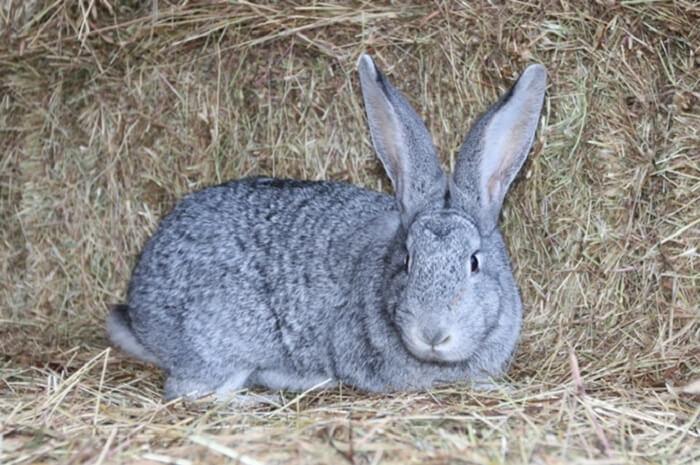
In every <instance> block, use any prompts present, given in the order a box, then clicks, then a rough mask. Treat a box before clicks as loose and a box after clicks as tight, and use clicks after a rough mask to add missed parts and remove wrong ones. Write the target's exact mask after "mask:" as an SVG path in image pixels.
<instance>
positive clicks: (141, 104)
mask: <svg viewBox="0 0 700 465" xmlns="http://www.w3.org/2000/svg"><path fill="white" fill-rule="evenodd" d="M698 24H700V6H698V4H697V2H693V1H691V0H677V1H674V2H671V1H655V2H646V1H623V2H617V1H598V2H595V3H594V2H585V3H584V2H568V1H565V0H562V1H551V2H543V3H542V4H541V5H535V4H529V3H528V2H507V3H505V4H504V3H501V2H485V1H484V2H469V3H467V2H464V3H463V4H458V3H452V2H444V3H442V2H441V3H427V2H418V1H416V2H414V3H410V2H401V3H396V4H394V3H392V4H379V5H378V4H375V3H374V2H373V3H372V4H370V3H369V2H367V3H363V2H356V3H352V4H345V3H343V4H342V5H341V4H332V3H312V4H309V5H306V6H305V4H304V3H303V2H299V3H298V4H292V3H285V4H283V5H276V4H273V5H257V6H256V5H254V4H253V3H248V2H230V3H229V2H221V3H214V2H194V1H189V2H184V1H165V0H159V1H156V0H153V1H151V2H135V1H121V2H117V1H111V0H110V1H108V0H81V1H65V2H64V1H60V0H58V1H28V2H24V1H21V0H4V2H2V4H1V6H0V37H2V39H1V40H0V223H1V224H2V227H1V228H0V273H1V276H2V280H0V299H1V300H0V302H1V307H0V312H1V313H0V354H1V355H0V356H1V357H2V359H1V361H0V363H1V365H0V462H2V463H3V464H8V465H9V464H13V465H14V464H29V463H71V464H79V463H151V464H153V463H176V464H189V463H224V462H226V463H242V464H257V463H346V462H347V463H355V464H362V463H382V464H389V463H401V464H407V463H422V464H430V463H435V464H437V463H506V462H507V463H548V464H558V463H561V464H568V463H606V464H612V463H614V464H617V463H671V462H673V463H693V462H695V463H697V462H698V461H699V460H700V428H699V427H698V425H699V424H700V419H699V416H700V406H699V403H698V401H699V400H700V397H699V396H700V392H699V391H700V389H698V380H699V379H700V324H699V321H698V318H699V315H698V312H699V309H698V302H699V297H700V295H699V294H700V292H699V289H700V257H699V252H698V245H699V244H700V29H699V28H698V27H697V25H698ZM365 50H370V51H371V52H372V53H373V54H374V55H375V57H376V58H377V61H378V62H379V63H380V64H381V65H382V66H383V67H384V68H385V70H386V72H387V74H388V75H389V76H390V77H391V78H392V79H393V80H394V81H395V82H396V83H397V84H398V85H399V86H400V87H401V88H403V89H404V90H405V91H406V93H407V94H408V95H409V96H410V97H411V100H412V101H413V102H414V104H415V105H416V107H417V109H418V110H419V112H420V113H421V114H422V115H424V116H425V117H426V119H427V123H428V126H429V128H430V129H431V131H432V132H433V134H434V136H435V139H436V143H437V144H438V146H439V148H440V150H441V153H442V154H443V156H444V159H443V161H444V163H445V165H446V166H448V167H449V166H452V164H453V162H454V159H453V154H454V152H455V150H456V148H457V147H458V145H459V143H460V141H461V138H462V137H463V134H464V132H465V130H466V128H467V122H468V121H470V118H472V117H473V116H474V115H475V114H476V113H478V112H480V111H481V110H483V109H484V107H485V105H487V104H488V102H490V101H493V100H494V98H495V97H496V96H497V95H498V94H499V93H500V92H501V91H502V90H503V89H505V88H506V87H507V86H508V85H509V83H510V82H512V79H513V78H514V77H515V76H516V75H517V73H518V72H519V71H520V70H522V69H523V67H524V66H525V65H526V64H527V63H529V62H532V61H539V62H542V63H544V64H545V65H546V66H547V68H548V69H549V72H550V78H551V85H550V88H549V92H548V99H547V103H546V107H545V110H544V116H543V124H542V126H541V129H540V132H539V135H538V139H537V141H536V144H535V148H534V150H533V152H532V154H531V160H530V161H529V163H528V165H527V166H526V169H525V171H524V175H523V176H522V179H521V182H519V183H518V184H517V185H516V186H515V188H514V189H513V191H512V192H511V195H510V197H509V199H508V201H507V205H506V209H505V212H504V219H503V221H504V228H505V230H506V233H507V236H508V242H509V247H510V250H511V252H512V256H513V259H514V263H515V269H516V277H517V279H518V282H519V283H520V286H521V289H522V293H523V300H524V302H525V304H526V321H525V328H524V333H523V337H522V344H521V346H520V351H519V354H518V356H517V359H516V361H515V363H514V366H513V368H512V370H511V372H510V380H509V382H508V384H509V386H510V388H509V389H503V390H497V391H494V392H472V391H469V390H467V389H465V388H464V387H462V386H451V387H448V388H444V389H435V390H433V391H431V392H425V393H418V394H403V395H393V396H370V395H366V394H362V393H358V392H353V391H351V390H348V389H347V388H343V389H338V390H334V391H330V392H325V393H307V394H305V395H303V396H296V395H294V394H289V393H287V394H285V403H284V404H283V405H282V404H281V405H278V406H260V407H255V408H248V409H235V408H232V407H227V406H212V405H209V404H206V403H204V404H201V403H197V404H189V405H184V404H182V403H173V404H164V403H163V401H162V400H161V397H160V387H161V383H162V379H161V375H160V374H159V373H158V372H157V371H156V370H154V369H153V368H152V367H150V366H146V365H140V364H138V363H136V362H133V361H131V360H128V359H126V358H125V357H124V356H123V355H122V354H118V353H115V352H113V351H110V350H108V349H107V343H106V341H105V339H104V336H103V319H104V316H105V313H106V307H107V304H109V303H114V302H119V301H121V300H123V297H124V291H125V286H126V283H127V280H128V277H129V271H130V267H131V266H132V265H133V263H134V259H135V256H136V254H137V252H138V250H139V248H140V246H141V245H142V244H143V242H144V241H145V239H146V238H147V236H148V234H149V233H150V232H151V231H153V229H154V227H155V225H156V223H157V221H158V218H160V217H161V215H162V214H163V213H165V212H166V211H167V210H168V208H170V207H171V206H172V204H173V202H174V201H175V200H176V199H177V198H178V197H179V196H181V195H183V194H184V193H186V192H189V191H191V190H193V189H195V188H198V187H202V186H205V185H208V184H213V183H217V182H220V181H222V180H224V179H227V178H235V177H239V176H244V175H249V174H253V173H260V174H273V175H279V176H294V177H302V178H309V179H336V180H349V181H352V182H355V183H357V184H360V185H364V186H367V187H371V188H375V189H387V188H388V185H387V184H388V183H387V180H386V178H385V177H384V176H383V174H382V173H381V170H380V167H379V164H378V163H377V161H376V160H375V157H374V155H373V153H372V150H371V149H370V143H369V140H368V133H367V130H366V127H365V122H364V119H363V118H364V117H363V110H362V106H361V104H360V97H359V93H358V88H357V79H356V75H355V60H356V58H357V56H358V55H359V53H360V52H362V51H365Z"/></svg>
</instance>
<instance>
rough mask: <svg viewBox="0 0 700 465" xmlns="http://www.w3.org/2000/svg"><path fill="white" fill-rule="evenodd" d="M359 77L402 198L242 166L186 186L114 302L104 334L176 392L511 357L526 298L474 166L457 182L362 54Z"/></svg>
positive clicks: (473, 152)
mask: <svg viewBox="0 0 700 465" xmlns="http://www.w3.org/2000/svg"><path fill="white" fill-rule="evenodd" d="M360 77H361V83H362V88H363V94H364V96H365V102H366V103H367V102H368V103H367V106H368V119H369V125H370V128H371V132H372V137H373V140H374V145H375V147H376V148H377V152H378V153H379V156H380V158H382V161H383V163H384V166H385V167H386V169H387V171H388V174H389V176H390V178H391V180H392V183H393V184H394V186H395V188H396V190H397V198H396V199H394V198H392V197H390V196H387V195H385V194H381V193H378V192H373V191H369V190H364V189H361V188H359V187H355V186H352V185H349V184H344V183H337V182H310V181H294V180H281V179H271V178H246V179H241V180H237V181H231V182H228V183H226V184H222V185H219V186H215V187H210V188H207V189H204V190H202V191H199V192H195V193H193V194H190V195H188V196H186V197H185V198H184V199H182V200H181V201H180V202H179V203H178V204H177V205H176V207H175V208H174V209H173V211H172V212H171V213H170V214H169V215H167V216H166V217H165V218H164V219H163V220H162V222H161V224H160V225H159V227H158V229H157V230H156V232H155V233H154V234H153V236H152V237H151V239H150V240H149V241H148V243H147V244H146V246H145V247H144V249H143V252H142V254H141V256H140V258H139V260H138V263H137V265H136V267H135V269H134V272H133V276H132V279H131V282H130V284H129V289H128V314H126V315H124V314H120V313H113V314H112V316H110V317H109V321H110V323H109V324H108V332H109V335H110V338H111V340H112V342H113V343H114V344H115V345H117V346H120V347H122V348H124V349H125V350H126V351H127V352H128V353H130V354H131V355H135V356H137V357H138V358H142V359H145V360H147V361H153V362H155V363H156V364H157V365H158V366H160V367H161V368H162V369H164V370H165V371H166V373H167V376H168V378H167V381H166V388H165V395H166V397H167V398H175V397H179V396H185V397H198V396H201V395H205V394H207V393H215V394H216V395H217V396H218V397H220V398H225V397H226V394H227V393H228V392H231V391H235V390H237V389H240V388H244V387H248V386H252V385H262V386H266V387H268V388H271V389H290V390H295V391H302V390H306V389H310V388H314V387H318V386H320V385H322V386H324V387H328V386H333V385H335V384H337V383H338V382H343V383H346V384H350V385H352V386H355V387H357V388H359V389H362V390H366V391H372V392H387V391H393V390H414V389H422V388H428V387H431V386H434V385H436V384H440V383H450V382H455V381H471V382H475V383H478V382H487V381H488V380H489V379H490V378H492V377H498V376H499V375H501V374H502V373H503V371H504V370H505V369H506V367H507V365H508V362H509V360H510V359H511V356H512V353H513V350H514V347H515V345H516V341H517V338H518V335H519V332H520V326H521V313H522V310H521V307H522V306H521V302H520V297H519V293H518V289H517V287H516V285H515V282H514V280H513V276H512V273H511V269H510V264H509V259H508V256H507V254H506V249H505V246H504V244H503V240H502V238H501V235H500V233H499V232H498V229H497V228H496V229H489V227H485V224H484V221H486V223H488V222H489V221H490V220H489V219H488V218H489V215H485V214H483V212H482V211H481V210H479V208H478V205H479V203H478V199H476V200H474V199H473V200H472V201H471V202H469V201H467V200H466V196H465V195H464V193H465V192H468V193H473V192H474V191H473V190H472V189H470V188H469V187H468V186H467V185H466V184H465V183H466V182H467V181H468V177H467V176H463V177H461V178H460V177H455V178H454V179H453V180H452V181H451V182H450V189H451V190H452V189H459V192H458V193H457V196H458V197H456V198H455V197H454V196H453V195H452V192H449V193H448V190H447V184H448V182H447V177H446V176H445V175H444V173H443V172H442V170H441V169H440V166H439V163H438V161H437V156H436V154H435V149H434V147H433V144H432V142H431V140H430V136H429V135H428V133H427V130H426V129H425V127H424V125H423V123H422V122H421V121H420V119H419V118H418V116H417V115H416V114H415V112H414V111H413V110H412V109H411V108H410V106H409V104H408V103H407V101H406V100H405V98H404V97H402V96H401V94H400V93H399V92H398V91H397V90H395V89H394V88H393V87H391V85H390V84H389V83H388V81H387V80H386V78H385V77H384V76H383V75H382V74H381V73H380V72H379V70H378V69H377V68H376V67H375V65H374V63H373V62H372V60H371V59H370V58H369V57H368V56H366V55H365V56H363V57H362V58H361V60H360ZM519 91H520V90H518V92H519ZM525 91H528V90H527V89H525ZM497 112H498V110H497V109H496V110H491V113H490V114H492V115H493V114H497ZM488 114H489V113H488V112H487V115H488ZM387 115H388V116H387ZM534 118H535V119H536V118H537V115H535V116H534ZM528 121H529V120H528ZM535 124H536V123H535ZM387 137H390V138H392V139H391V144H394V147H393V148H388V147H387V144H388V143H387V142H386V140H384V139H381V138H385V139H386V138H387ZM378 139H380V140H378ZM469 141H470V139H469V138H467V142H469ZM395 148H399V149H398V150H395V151H394V152H393V153H391V154H389V153H388V151H390V150H394V149H395ZM479 155H480V152H479V150H478V148H475V147H472V146H468V147H466V148H463V149H462V151H461V155H460V157H464V156H470V157H474V158H475V159H478V158H479ZM525 155H526V154H525ZM389 157H393V158H389ZM459 163H461V164H462V166H466V163H468V162H467V161H463V160H461V159H460V161H459ZM518 168H519V165H518V166H517V167H515V166H513V167H512V168H509V169H511V170H516V171H517V169H518ZM509 173H510V171H509ZM512 175H513V176H514V175H515V174H514V173H513V174H512ZM506 188H507V186H506ZM487 208H492V206H488V207H487ZM499 208H500V204H499ZM484 218H487V219H486V220H484ZM485 231H487V232H486V233H485ZM407 253H408V254H409V255H410V260H408V263H409V266H408V267H407V265H406V263H407ZM472 254H476V256H477V257H478V259H479V263H480V270H479V271H478V272H474V273H473V272H472V271H471V256H472ZM119 308H122V310H121V311H122V312H123V311H125V309H126V307H119ZM114 312H118V311H117V310H114ZM115 322H117V323H118V324H115ZM125 334H126V335H130V336H131V337H130V338H129V337H125ZM135 348H138V350H136V349H135Z"/></svg>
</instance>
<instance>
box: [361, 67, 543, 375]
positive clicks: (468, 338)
mask: <svg viewBox="0 0 700 465" xmlns="http://www.w3.org/2000/svg"><path fill="white" fill-rule="evenodd" d="M359 72H360V82H361V86H362V93H363V98H364V103H365V108H366V111H367V117H368V122H369V127H370V132H371V135H372V142H373V145H374V147H375V150H376V152H377V154H378V156H379V158H380V160H381V161H382V164H383V165H384V168H385V170H386V172H387V174H388V176H389V178H390V179H391V182H392V184H393V186H394V190H395V192H396V199H397V205H398V209H399V215H400V220H401V221H400V227H401V228H402V231H403V234H400V235H399V236H400V237H405V238H406V239H405V248H402V249H403V250H401V252H400V253H402V254H403V256H404V259H405V261H404V263H405V265H404V269H403V271H399V273H404V274H403V275H402V276H401V277H402V279H401V280H400V282H401V283H402V284H401V292H400V295H399V296H398V298H397V303H396V305H395V308H394V309H392V311H393V318H394V323H395V326H396V327H397V328H398V330H399V333H400V335H401V339H402V341H403V343H404V345H405V346H406V348H407V349H408V350H409V351H410V352H411V353H412V354H413V355H414V356H415V357H417V358H419V359H421V360H426V361H433V362H458V361H463V360H467V359H469V358H470V357H472V356H474V355H475V354H476V353H477V352H478V350H479V349H480V348H481V347H482V346H483V345H484V344H491V345H500V346H503V350H507V351H509V352H510V351H511V350H512V347H513V345H514V343H515V340H516V339H517V335H518V332H519V329H520V319H521V315H520V310H519V304H518V309H511V308H507V307H508V306H516V304H515V300H516V299H518V297H517V288H516V287H515V285H514V284H513V280H512V276H511V270H510V264H509V260H508V255H507V253H506V251H505V249H504V245H503V242H502V240H501V237H500V234H499V232H498V227H497V224H498V216H499V213H500V210H501V206H502V204H503V199H504V197H505V194H506V192H507V190H508V187H509V186H510V184H511V182H512V181H513V179H514V178H515V176H516V175H517V173H518V171H519V170H520V168H521V167H522V165H523V163H524V162H525V159H526V158H527V154H528V152H529V150H530V147H531V145H532V142H533V140H534V135H535V131H536V129H537V123H538V120H539V115H540V111H541V108H542V103H543V101H544V92H545V87H546V72H545V70H544V67H542V66H541V65H532V66H530V67H528V68H527V69H526V70H525V71H524V72H523V74H522V75H521V76H520V78H519V79H518V81H517V82H516V83H515V84H514V85H513V87H512V88H511V89H510V91H508V92H507V93H506V94H505V95H504V96H503V97H502V98H501V99H500V100H499V101H498V102H497V103H496V104H495V105H494V106H493V107H491V108H490V109H489V110H488V111H487V112H486V113H484V114H483V115H482V116H481V117H480V118H479V119H478V120H477V122H476V123H475V124H474V125H473V127H472V129H471V130H470V131H469V133H468V135H467V137H466V140H465V142H464V144H463V146H462V148H461V149H460V151H459V156H458V158H457V162H456V166H455V170H454V173H453V175H452V176H450V177H449V178H448V176H446V175H445V173H444V172H443V170H442V169H441V167H440V162H439V160H438V157H437V154H436V152H435V147H434V145H433V142H432V139H431V137H430V134H429V133H428V131H427V129H426V128H425V125H424V123H423V121H422V120H421V118H420V117H419V116H418V115H417V114H416V112H415V111H414V110H413V109H412V108H411V106H410V105H409V104H408V102H407V101H406V99H405V97H404V96H403V95H402V94H401V93H400V92H399V91H398V90H396V89H395V88H394V87H393V86H392V85H391V84H390V83H389V81H388V80H387V79H386V77H385V76H384V75H383V74H382V72H381V71H379V69H378V68H377V67H376V65H375V64H374V62H373V61H372V59H371V58H370V57H369V56H368V55H363V56H362V57H361V58H360V61H359Z"/></svg>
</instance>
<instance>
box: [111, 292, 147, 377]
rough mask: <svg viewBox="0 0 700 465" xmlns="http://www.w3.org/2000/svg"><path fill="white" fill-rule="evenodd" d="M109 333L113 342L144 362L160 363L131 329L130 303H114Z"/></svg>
mask: <svg viewBox="0 0 700 465" xmlns="http://www.w3.org/2000/svg"><path fill="white" fill-rule="evenodd" d="M107 335H108V336H109V340H110V341H112V344H114V345H115V346H117V347H119V348H120V349H121V350H123V351H124V352H126V353H127V354H129V355H131V356H132V357H136V358H138V359H139V360H143V361H144V362H150V363H154V364H156V365H159V363H158V359H157V358H156V357H155V356H154V355H153V354H151V353H150V352H149V351H148V350H146V348H145V347H144V346H143V345H141V343H140V342H139V341H138V340H137V339H136V336H135V335H134V331H133V330H132V329H131V317H130V316H129V307H128V305H123V304H120V305H114V306H112V310H111V311H110V312H109V316H107Z"/></svg>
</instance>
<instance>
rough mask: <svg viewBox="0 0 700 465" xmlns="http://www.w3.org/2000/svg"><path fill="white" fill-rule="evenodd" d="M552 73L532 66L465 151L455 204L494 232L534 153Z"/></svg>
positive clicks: (472, 134) (453, 189) (479, 125)
mask: <svg viewBox="0 0 700 465" xmlns="http://www.w3.org/2000/svg"><path fill="white" fill-rule="evenodd" d="M546 86H547V72H546V70H545V68H544V66H542V65H531V66H529V67H528V68H527V69H525V71H523V73H522V74H521V75H520V78H518V80H517V82H516V83H515V84H514V85H513V87H512V88H511V89H510V90H509V91H508V92H507V93H506V94H505V95H504V96H503V97H502V98H501V99H500V101H499V102H498V103H496V104H495V105H494V106H493V107H491V108H490V109H489V110H488V111H487V112H486V113H485V114H484V115H483V116H482V117H481V118H480V119H479V120H478V121H477V122H476V123H475V124H474V125H473V126H472V129H471V130H470V131H469V134H467V137H466V140H465V141H464V144H463V145H462V148H461V149H460V151H459V155H458V158H457V164H456V166H455V171H454V174H453V176H452V183H451V186H450V197H451V203H452V204H454V205H455V206H457V207H461V208H463V209H465V210H466V211H468V212H470V213H472V214H474V215H475V216H477V217H478V218H480V221H481V223H482V228H483V229H484V230H485V231H490V230H491V229H493V228H494V227H495V226H496V224H497V222H498V215H499V213H500V210H501V206H502V205H503V199H504V197H505V195H506V192H507V191H508V187H509V186H510V184H511V183H512V182H513V179H515V176H516V175H517V174H518V171H520V168H521V167H522V166H523V163H524V162H525V159H526V158H527V154H528V152H529V151H530V148H531V147H532V143H533V141H534V138H535V131H536V130H537V124H538V122H539V118H540V112H541V111H542V104H543V102H544V92H545V88H546Z"/></svg>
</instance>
